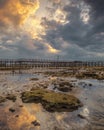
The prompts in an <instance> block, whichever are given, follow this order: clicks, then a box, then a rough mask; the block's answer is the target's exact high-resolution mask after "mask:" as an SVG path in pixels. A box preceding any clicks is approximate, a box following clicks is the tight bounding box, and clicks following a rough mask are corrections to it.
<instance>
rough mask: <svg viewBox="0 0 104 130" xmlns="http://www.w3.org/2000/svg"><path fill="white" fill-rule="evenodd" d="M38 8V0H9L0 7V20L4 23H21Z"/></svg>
mask: <svg viewBox="0 0 104 130" xmlns="http://www.w3.org/2000/svg"><path fill="white" fill-rule="evenodd" d="M38 8H39V1H38V0H34V1H33V2H30V0H9V2H5V6H4V7H2V8H1V9H0V20H2V22H4V23H6V24H11V25H12V24H13V25H21V24H23V23H24V22H25V20H26V19H27V18H28V17H29V16H30V15H31V14H34V13H35V12H36V10H37V9H38Z"/></svg>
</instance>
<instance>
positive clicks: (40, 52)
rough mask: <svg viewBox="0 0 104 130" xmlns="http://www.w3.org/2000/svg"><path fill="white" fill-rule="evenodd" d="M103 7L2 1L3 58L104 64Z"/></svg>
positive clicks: (79, 1)
mask: <svg viewBox="0 0 104 130" xmlns="http://www.w3.org/2000/svg"><path fill="white" fill-rule="evenodd" d="M103 7H104V0H65V1H63V0H39V1H38V0H33V1H32V2H31V1H30V2H29V0H27V1H26V0H0V29H1V30H0V56H1V57H7V56H9V54H10V56H11V57H14V58H15V57H16V58H19V57H24V58H26V57H28V58H29V57H32V58H34V57H43V58H47V57H49V58H52V57H57V56H60V58H61V59H68V60H94V59H95V60H104V9H103ZM36 11H37V12H36ZM31 14H32V15H31ZM28 18H29V20H27V19H28ZM25 23H26V24H25ZM24 24H25V26H24ZM4 28H5V29H4Z"/></svg>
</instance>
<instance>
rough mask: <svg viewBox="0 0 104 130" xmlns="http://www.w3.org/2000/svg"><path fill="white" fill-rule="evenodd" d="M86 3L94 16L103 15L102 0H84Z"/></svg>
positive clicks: (103, 2)
mask: <svg viewBox="0 0 104 130" xmlns="http://www.w3.org/2000/svg"><path fill="white" fill-rule="evenodd" d="M84 1H85V2H86V3H87V4H89V5H90V6H91V7H92V10H91V12H92V14H94V15H95V17H100V16H102V15H104V0H84Z"/></svg>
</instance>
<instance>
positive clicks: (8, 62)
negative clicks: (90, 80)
mask: <svg viewBox="0 0 104 130" xmlns="http://www.w3.org/2000/svg"><path fill="white" fill-rule="evenodd" d="M63 67H64V68H67V67H104V61H96V62H95V61H64V60H59V61H58V60H44V59H0V70H1V71H3V70H12V71H15V70H18V71H21V70H29V69H37V68H38V69H42V68H46V69H47V68H56V69H58V68H63Z"/></svg>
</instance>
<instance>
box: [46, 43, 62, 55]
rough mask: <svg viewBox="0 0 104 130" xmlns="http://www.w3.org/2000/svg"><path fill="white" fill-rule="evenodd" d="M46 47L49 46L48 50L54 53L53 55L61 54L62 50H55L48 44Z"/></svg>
mask: <svg viewBox="0 0 104 130" xmlns="http://www.w3.org/2000/svg"><path fill="white" fill-rule="evenodd" d="M46 46H47V48H48V51H49V52H50V53H53V54H57V53H59V52H60V50H57V49H55V48H53V47H52V46H51V45H50V44H48V43H47V44H46Z"/></svg>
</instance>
